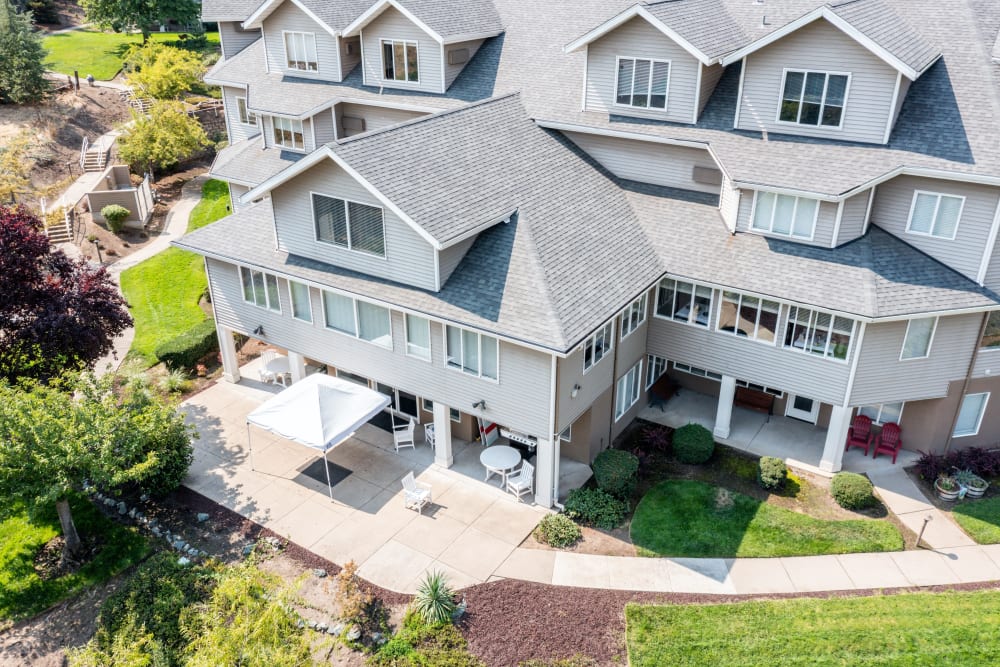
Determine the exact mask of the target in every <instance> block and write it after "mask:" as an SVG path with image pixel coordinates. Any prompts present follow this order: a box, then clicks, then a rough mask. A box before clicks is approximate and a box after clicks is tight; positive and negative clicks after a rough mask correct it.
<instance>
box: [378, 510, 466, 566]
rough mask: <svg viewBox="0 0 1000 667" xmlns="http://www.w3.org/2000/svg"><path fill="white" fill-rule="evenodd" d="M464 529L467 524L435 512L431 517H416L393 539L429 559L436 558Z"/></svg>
mask: <svg viewBox="0 0 1000 667" xmlns="http://www.w3.org/2000/svg"><path fill="white" fill-rule="evenodd" d="M466 528H468V525H467V524H464V523H461V522H460V521H455V520H454V519H452V518H450V517H447V516H444V515H443V514H440V513H437V512H435V513H434V514H433V515H432V514H425V515H423V516H417V518H415V519H414V520H413V521H411V522H410V523H409V524H407V525H406V526H404V527H403V528H402V529H401V530H400V531H399V532H398V533H396V536H395V537H394V538H393V539H395V540H396V541H398V542H401V543H402V544H405V545H406V546H408V547H410V548H411V549H416V550H417V551H419V552H421V553H424V554H427V555H428V556H430V557H431V558H437V557H438V556H440V555H441V552H442V551H444V550H445V549H446V548H448V547H449V546H450V545H451V543H452V542H454V541H455V540H456V539H458V536H459V535H461V534H462V532H463V531H464V530H465V529H466Z"/></svg>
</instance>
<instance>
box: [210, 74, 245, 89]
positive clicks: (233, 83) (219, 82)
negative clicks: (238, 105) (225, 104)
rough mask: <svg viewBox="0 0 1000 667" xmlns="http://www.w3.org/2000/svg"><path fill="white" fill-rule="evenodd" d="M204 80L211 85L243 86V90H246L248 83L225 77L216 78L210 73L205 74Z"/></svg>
mask: <svg viewBox="0 0 1000 667" xmlns="http://www.w3.org/2000/svg"><path fill="white" fill-rule="evenodd" d="M203 81H204V82H205V83H207V84H209V85H211V86H219V87H223V86H224V87H226V88H242V89H243V90H246V89H247V85H248V84H247V82H246V81H243V82H239V83H238V82H236V81H226V80H225V79H215V78H212V77H211V76H209V75H208V74H206V75H205V77H204V79H203Z"/></svg>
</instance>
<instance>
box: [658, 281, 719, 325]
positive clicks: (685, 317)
mask: <svg viewBox="0 0 1000 667" xmlns="http://www.w3.org/2000/svg"><path fill="white" fill-rule="evenodd" d="M711 312H712V288H711V287H706V286H704V285H698V284H696V283H687V282H683V281H681V280H674V279H673V278H664V279H663V280H661V281H660V285H659V287H657V289H656V314H657V316H659V317H665V318H668V319H671V320H677V321H678V322H686V323H687V324H693V325H695V326H699V327H707V326H708V315H709V313H711Z"/></svg>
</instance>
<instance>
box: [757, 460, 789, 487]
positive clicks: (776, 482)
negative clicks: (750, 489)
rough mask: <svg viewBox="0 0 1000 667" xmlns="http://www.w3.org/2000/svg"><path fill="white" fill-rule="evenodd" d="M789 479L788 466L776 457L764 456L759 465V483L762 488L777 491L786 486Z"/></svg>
mask: <svg viewBox="0 0 1000 667" xmlns="http://www.w3.org/2000/svg"><path fill="white" fill-rule="evenodd" d="M787 479H788V466H786V465H785V462H784V461H782V460H781V459H779V458H776V457H774V456H762V457H761V459H760V461H759V462H758V463H757V482H758V483H759V484H760V486H761V488H763V489H766V490H768V491H777V490H778V489H781V488H783V487H784V486H785V481H786V480H787Z"/></svg>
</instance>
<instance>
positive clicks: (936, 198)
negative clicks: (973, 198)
mask: <svg viewBox="0 0 1000 667" xmlns="http://www.w3.org/2000/svg"><path fill="white" fill-rule="evenodd" d="M964 208H965V197H959V196H958V195H945V194H941V193H939V192H925V191H924V190H916V191H914V193H913V201H912V202H910V215H909V218H907V220H906V231H907V233H909V234H917V235H920V236H933V237H935V238H939V239H946V240H949V241H952V240H954V239H955V235H956V234H957V233H958V221H959V219H960V218H961V217H962V209H964Z"/></svg>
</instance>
